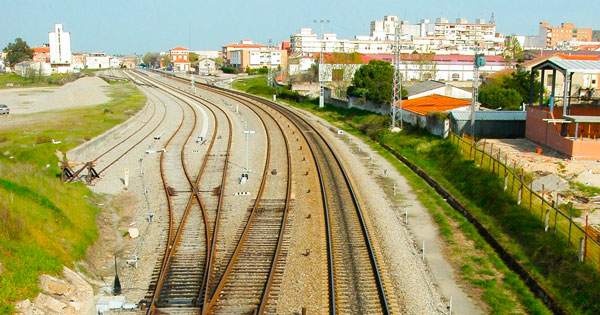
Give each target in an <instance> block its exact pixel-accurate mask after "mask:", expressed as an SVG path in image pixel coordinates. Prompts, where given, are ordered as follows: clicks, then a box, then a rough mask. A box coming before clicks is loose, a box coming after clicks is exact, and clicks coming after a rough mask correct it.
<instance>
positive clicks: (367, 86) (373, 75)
mask: <svg viewBox="0 0 600 315" xmlns="http://www.w3.org/2000/svg"><path fill="white" fill-rule="evenodd" d="M393 76H394V67H392V65H391V64H389V63H388V62H385V61H381V60H371V61H369V64H366V65H363V66H361V67H360V68H358V70H356V73H354V78H353V79H352V85H351V86H350V87H348V95H352V96H365V97H366V98H367V99H368V100H371V101H373V102H375V103H379V104H390V102H391V96H392V78H393ZM407 95H408V93H407V92H406V90H405V89H404V88H403V89H402V97H403V98H404V97H406V96H407Z"/></svg>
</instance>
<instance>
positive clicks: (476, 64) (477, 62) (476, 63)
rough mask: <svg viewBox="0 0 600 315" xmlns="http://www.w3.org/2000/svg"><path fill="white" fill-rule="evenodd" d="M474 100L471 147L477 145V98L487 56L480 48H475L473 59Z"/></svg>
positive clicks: (472, 106) (472, 103)
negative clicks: (480, 74)
mask: <svg viewBox="0 0 600 315" xmlns="http://www.w3.org/2000/svg"><path fill="white" fill-rule="evenodd" d="M473 59H474V60H473V100H472V102H471V145H475V110H476V109H477V96H478V94H479V68H480V67H483V66H485V61H486V60H485V56H484V55H483V54H481V55H480V54H479V46H475V58H473Z"/></svg>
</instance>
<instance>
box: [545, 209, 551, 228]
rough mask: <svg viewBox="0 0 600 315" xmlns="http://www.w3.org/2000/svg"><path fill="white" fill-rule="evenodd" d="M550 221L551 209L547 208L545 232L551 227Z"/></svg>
mask: <svg viewBox="0 0 600 315" xmlns="http://www.w3.org/2000/svg"><path fill="white" fill-rule="evenodd" d="M548 221H550V209H546V218H545V219H544V232H548V228H549V227H550V225H548V223H549V222H548Z"/></svg>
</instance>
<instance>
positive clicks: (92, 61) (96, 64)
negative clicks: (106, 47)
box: [85, 52, 110, 69]
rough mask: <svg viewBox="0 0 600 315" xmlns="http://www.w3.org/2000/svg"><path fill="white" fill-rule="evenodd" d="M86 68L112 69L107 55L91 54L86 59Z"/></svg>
mask: <svg viewBox="0 0 600 315" xmlns="http://www.w3.org/2000/svg"><path fill="white" fill-rule="evenodd" d="M85 67H86V68H88V69H108V68H110V57H109V56H107V55H106V54H105V53H102V52H99V53H91V54H89V55H88V56H87V58H85Z"/></svg>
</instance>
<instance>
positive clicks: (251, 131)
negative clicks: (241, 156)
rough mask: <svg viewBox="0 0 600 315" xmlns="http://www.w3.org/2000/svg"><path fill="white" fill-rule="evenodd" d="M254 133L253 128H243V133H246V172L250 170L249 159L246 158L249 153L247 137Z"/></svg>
mask: <svg viewBox="0 0 600 315" xmlns="http://www.w3.org/2000/svg"><path fill="white" fill-rule="evenodd" d="M255 133H256V131H254V130H244V134H245V135H246V172H248V173H249V172H250V160H249V159H248V155H249V153H248V151H249V149H248V142H249V139H248V138H249V137H250V135H251V134H255Z"/></svg>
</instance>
